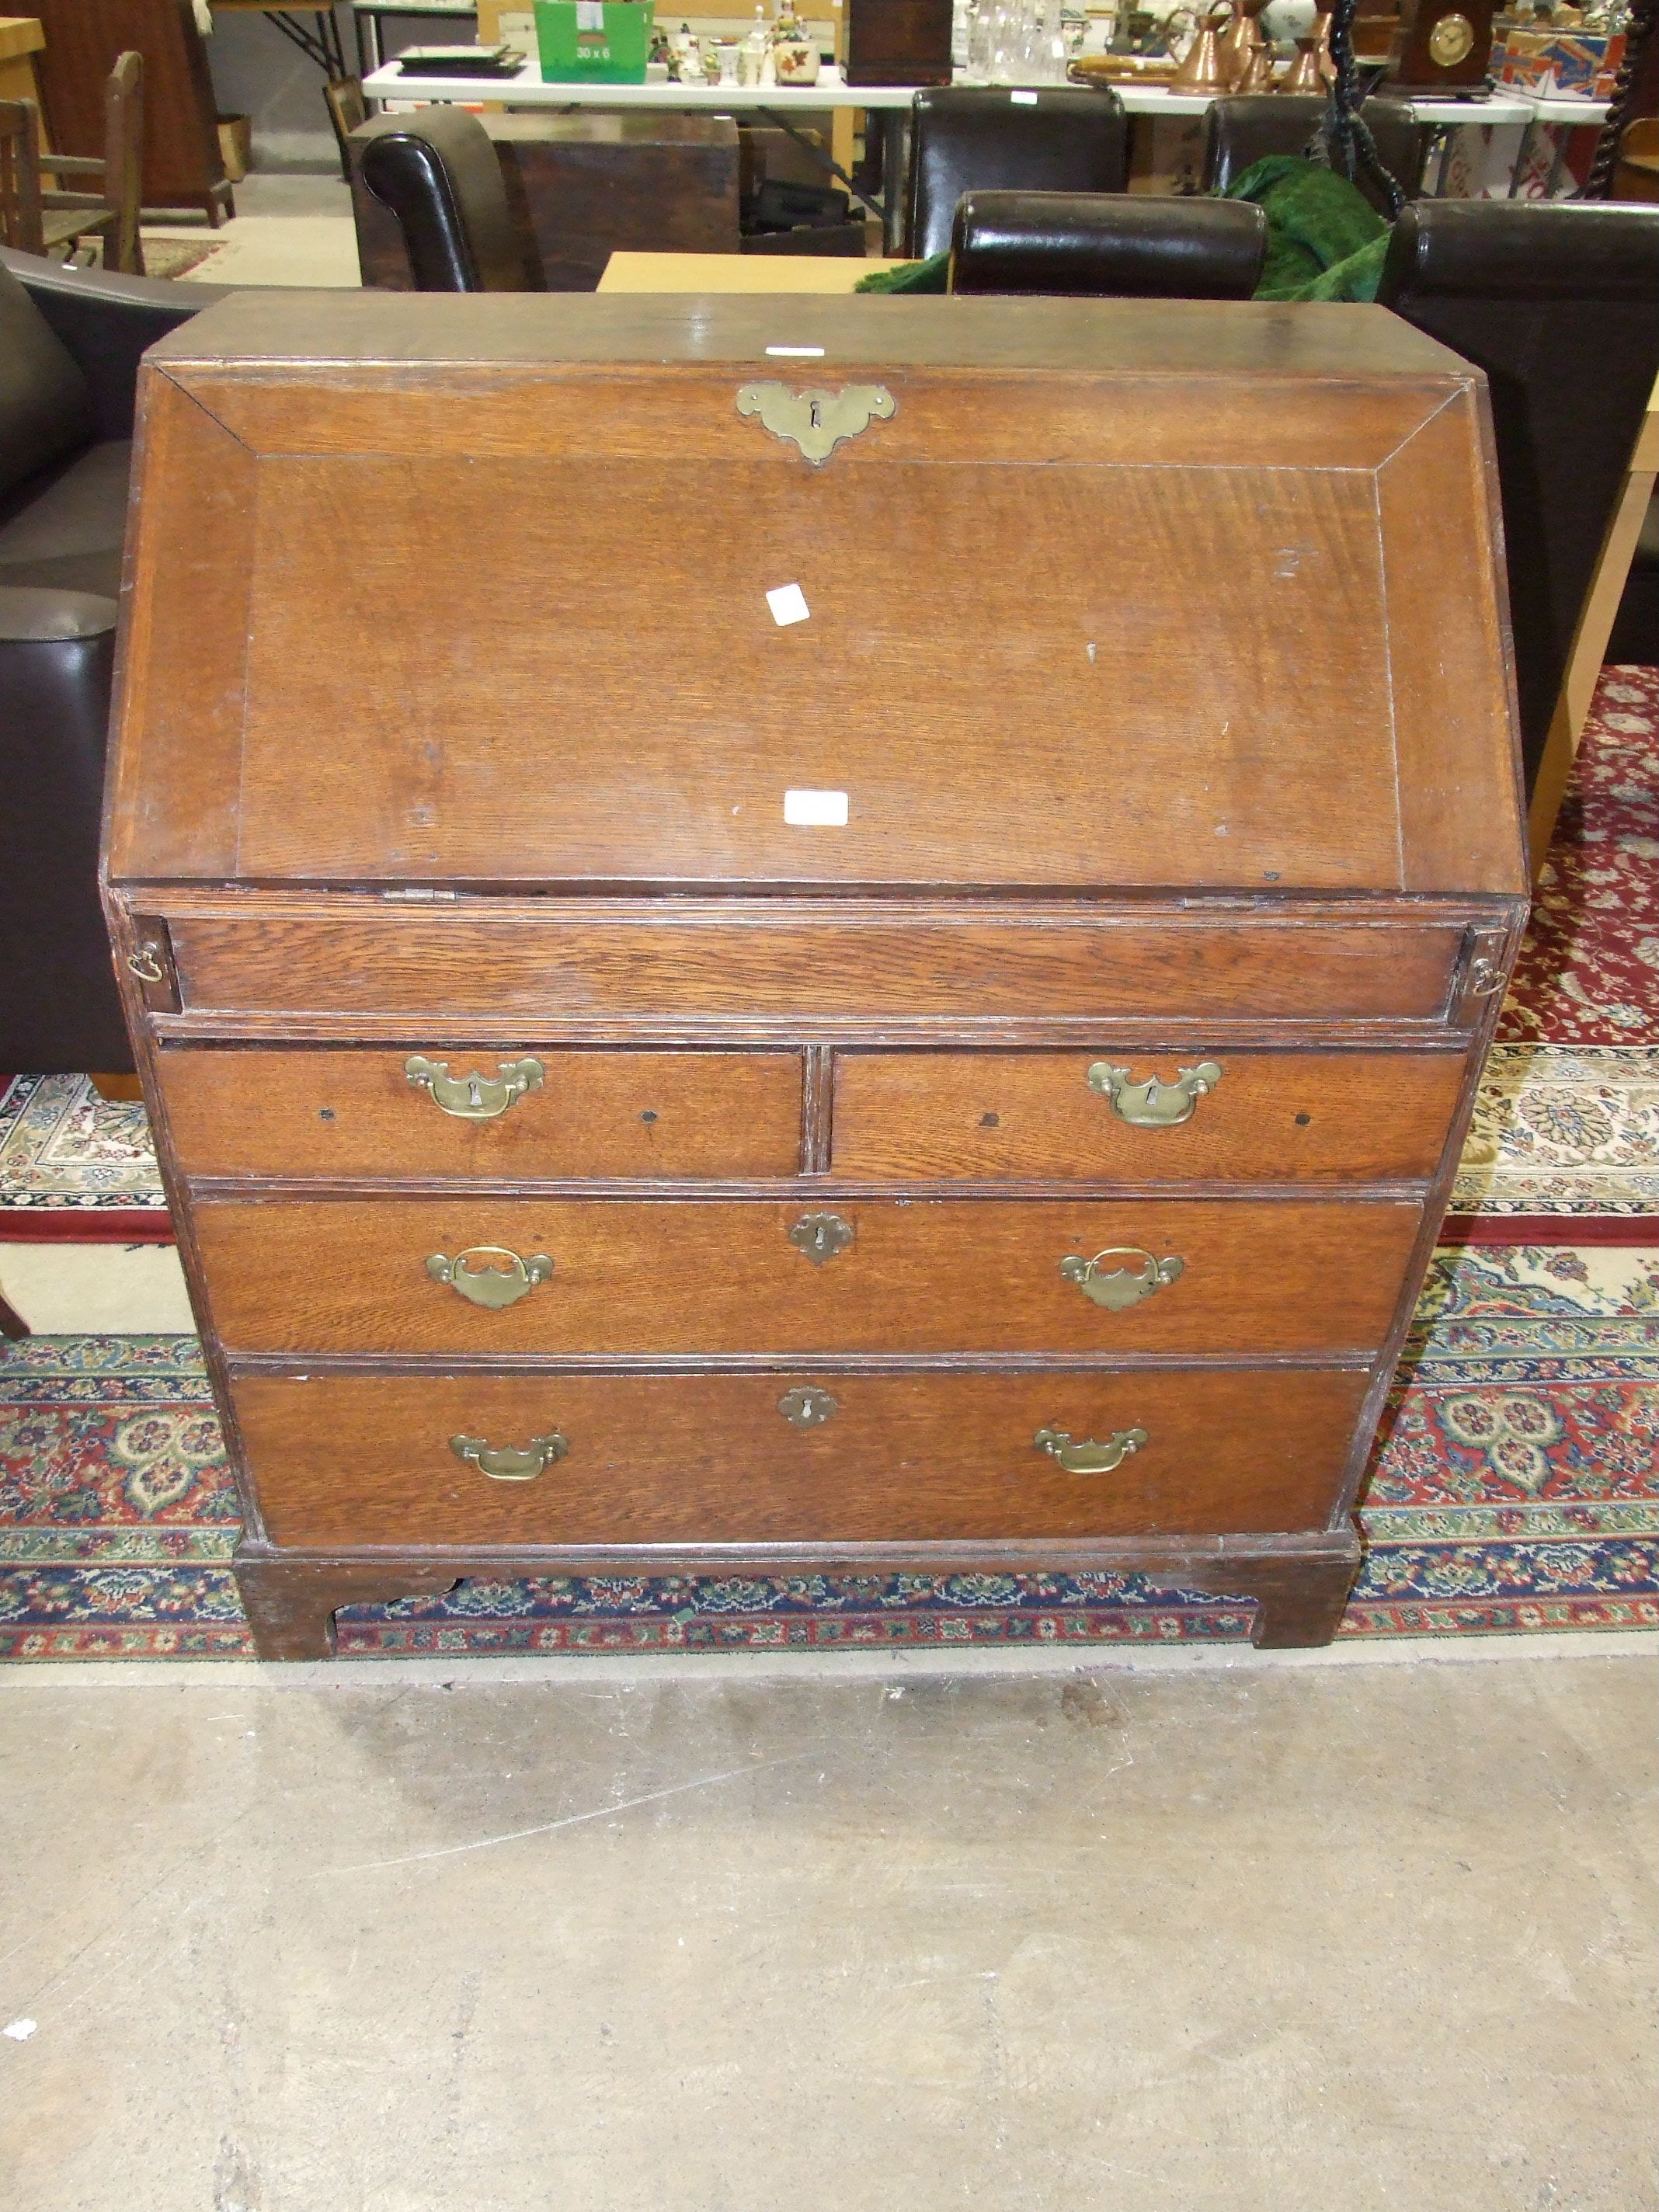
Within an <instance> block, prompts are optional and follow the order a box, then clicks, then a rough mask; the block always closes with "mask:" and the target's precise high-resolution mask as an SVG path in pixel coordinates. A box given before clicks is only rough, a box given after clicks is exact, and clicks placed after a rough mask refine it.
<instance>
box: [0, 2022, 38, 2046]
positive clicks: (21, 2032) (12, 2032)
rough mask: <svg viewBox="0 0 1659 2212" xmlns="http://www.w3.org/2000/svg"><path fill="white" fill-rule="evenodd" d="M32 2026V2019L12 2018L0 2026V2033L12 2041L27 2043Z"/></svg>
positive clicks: (32, 2030) (31, 2032)
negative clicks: (12, 2019) (6, 2024)
mask: <svg viewBox="0 0 1659 2212" xmlns="http://www.w3.org/2000/svg"><path fill="white" fill-rule="evenodd" d="M34 2027H35V2023H34V2022H33V2021H32V2020H14V2021H11V2022H10V2023H9V2025H8V2026H7V2027H0V2035H9V2036H10V2038H11V2039H12V2041H13V2042H14V2043H27V2041H28V2039H29V2038H30V2036H32V2035H33V2033H34Z"/></svg>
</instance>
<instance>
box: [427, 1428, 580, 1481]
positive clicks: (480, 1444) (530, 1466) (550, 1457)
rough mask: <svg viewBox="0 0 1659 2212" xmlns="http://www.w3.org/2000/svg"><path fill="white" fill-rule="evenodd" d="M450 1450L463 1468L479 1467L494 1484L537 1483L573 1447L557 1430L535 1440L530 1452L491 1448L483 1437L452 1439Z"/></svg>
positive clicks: (501, 1446)
mask: <svg viewBox="0 0 1659 2212" xmlns="http://www.w3.org/2000/svg"><path fill="white" fill-rule="evenodd" d="M449 1449H451V1451H453V1453H454V1455H455V1456H456V1458H457V1459H458V1460H459V1461H460V1462H461V1463H462V1465H463V1466H464V1467H476V1468H477V1470H478V1472H479V1474H487V1475H488V1476H489V1479H490V1480H491V1481H492V1482H534V1480H536V1477H537V1476H538V1474H546V1472H547V1470H548V1468H550V1467H551V1466H552V1464H553V1462H554V1461H555V1460H559V1459H562V1458H563V1457H564V1455H565V1454H566V1453H567V1452H568V1450H569V1449H570V1446H569V1443H568V1441H567V1439H566V1438H565V1437H562V1436H561V1435H560V1434H559V1432H558V1431H557V1430H556V1429H555V1430H554V1431H552V1433H551V1434H550V1435H549V1436H545V1437H532V1438H531V1439H530V1449H529V1450H528V1451H515V1450H514V1449H513V1446H512V1445H511V1444H499V1445H493V1446H492V1445H491V1444H489V1443H486V1442H485V1440H484V1438H483V1437H451V1438H450V1439H449Z"/></svg>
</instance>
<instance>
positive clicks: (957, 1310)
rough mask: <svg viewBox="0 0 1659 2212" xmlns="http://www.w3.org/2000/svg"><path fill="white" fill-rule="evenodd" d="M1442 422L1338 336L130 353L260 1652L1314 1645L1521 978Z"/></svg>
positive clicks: (181, 1062)
mask: <svg viewBox="0 0 1659 2212" xmlns="http://www.w3.org/2000/svg"><path fill="white" fill-rule="evenodd" d="M769 349H770V350H769ZM141 471H142V474H141V485H142V495H141V501H140V507H139V516H138V526H137V532H136V540H135V545H134V550H133V555H132V590H131V594H130V605H129V607H128V610H127V629H126V641H125V657H124V663H123V665H124V677H123V682H122V688H121V697H120V702H119V708H118V745H117V756H116V761H115V765H114V769H113V771H112V803H111V810H110V828H109V836H108V841H107V854H106V859H107V871H108V878H109V905H110V915H111V921H112V931H113V934H114V939H115V943H116V947H117V954H118V965H119V967H120V969H121V972H122V974H123V976H124V979H125V987H126V988H127V990H128V993H129V1003H130V1008H131V1017H132V1020H133V1024H134V1029H135V1034H136V1036H137V1041H138V1050H139V1057H140V1061H141V1065H142V1066H143V1070H144V1074H145V1083H146V1092H147V1096H148V1097H149V1103H150V1106H151V1110H152V1112H153V1115H154V1116H155V1126H156V1129H157V1133H158V1137H159V1139H160V1142H161V1152H162V1157H163V1162H164V1166H165V1170H166V1172H167V1177H168V1181H169V1188H170V1191H171V1194H172V1196H173V1202H174V1204H175V1206H176V1208H177V1210H178V1213H179V1224H180V1241H181V1247H182V1249H183V1251H184V1254H185V1262H186V1267H187V1269H188V1271H189V1273H190V1278H191V1288H192V1294H193V1296H194V1297H195V1300H196V1304H197V1313H198V1316H199V1317H200V1320H201V1322H202V1325H203V1329H204V1338H205V1340H206V1343H207V1346H208V1350H209V1354H210V1362H211V1364H212V1368H213V1372H214V1376H215V1383H216V1390H217V1392H218V1394H219V1399H220V1405H221V1410H222V1413H223V1415H224V1418H225V1422H226V1428H227V1433H228V1437H229V1438H230V1440H231V1444H232V1449H233V1450H234V1454H235V1455H236V1459H237V1464H238V1468H239V1471H240V1480H241V1482H242V1486H243V1496H244V1503H245V1508H246V1522H247V1533H246V1537H245V1539H244V1541H243V1544H242V1547H241V1549H240V1553H239V1554H238V1558H237V1572H238V1576H239V1578H240V1583H241V1586H242V1589H243V1592H244V1595H245V1597H246V1601H247V1604H248V1608H249V1612H250V1615H251V1617H252V1620H253V1621H254V1624H255V1628H256V1634H257V1636H258V1644H259V1648H260V1650H262V1651H264V1652H266V1653H268V1654H270V1656H295V1655H301V1654H306V1653H313V1652H319V1651H323V1650H326V1649H327V1648H328V1642H329V1632H330V1629H329V1624H330V1617H331V1612H332V1609H333V1607H335V1606H336V1605H338V1604H342V1603H345V1602H347V1601H354V1600H357V1599H361V1598H364V1597H371V1596H385V1595H398V1594H401V1593H404V1592H413V1591H416V1590H428V1589H441V1588H443V1587H445V1586H447V1584H448V1583H453V1582H454V1581H455V1580H456V1579H457V1578H459V1577H464V1576H465V1575H468V1574H474V1573H488V1574H495V1575H502V1574H505V1575H512V1574H535V1573H550V1572H574V1571H584V1570H589V1569H592V1570H597V1569H599V1568H601V1567H605V1568H608V1569H617V1570H620V1571H629V1572H635V1573H641V1572H650V1571H670V1570H671V1571H697V1570H699V1569H708V1570H719V1571H728V1570H730V1569H731V1568H732V1566H733V1565H741V1566H746V1567H747V1568H749V1569H750V1570H752V1571H766V1570H769V1569H773V1568H784V1567H787V1568H789V1569H792V1570H793V1569H803V1570H811V1569H830V1568H838V1567H854V1566H859V1565H863V1566H866V1567H870V1568H876V1567H891V1566H900V1565H903V1566H909V1567H914V1568H916V1569H919V1570H926V1569H927V1568H929V1567H938V1568H940V1569H950V1570H955V1569H957V1568H961V1567H973V1566H977V1567H981V1568H993V1567H1002V1568H1005V1569H1006V1568H1011V1567H1030V1568H1032V1569H1042V1570H1049V1571H1060V1570H1064V1569H1081V1568H1094V1569H1109V1570H1113V1571H1141V1572H1144V1573H1146V1574H1147V1575H1149V1576H1150V1577H1153V1578H1154V1579H1155V1580H1156V1581H1158V1582H1160V1583H1164V1584H1165V1585H1168V1586H1172V1587H1176V1588H1179V1589H1197V1590H1210V1591H1213V1592H1216V1593H1218V1594H1231V1595H1237V1596H1241V1597H1254V1598H1255V1599H1256V1600H1258V1601H1259V1613H1258V1619H1257V1629H1256V1634H1257V1638H1258V1640H1259V1641H1263V1642H1267V1643H1296V1642H1309V1641H1318V1640H1320V1639H1322V1638H1325V1637H1328V1636H1329V1635H1330V1634H1331V1632H1333V1630H1334V1626H1335V1622H1336V1619H1337V1616H1338V1613H1340V1607H1341V1604H1342V1601H1343V1599H1344V1596H1345V1595H1346V1589H1347V1588H1348V1585H1349V1583H1350V1581H1351V1580H1352V1574H1353V1571H1354V1568H1355V1565H1356V1563H1357V1559H1358V1546H1357V1541H1356V1539H1355V1536H1354V1534H1353V1528H1352V1507H1353V1503H1354V1498H1355V1494H1356V1490H1357V1486H1358V1482H1359V1480H1360V1477H1361V1474H1362V1473H1363V1469H1364V1463H1365V1459H1366V1455H1367V1452H1368V1449H1369V1446H1370V1440H1371V1437H1372V1433H1373V1431H1374V1428H1375V1425H1376V1419H1377V1416H1378V1413H1379V1412H1380V1409H1381V1406H1382V1402H1383V1395H1384V1392H1385V1389H1386V1387H1387V1383H1388V1380H1389V1376H1390V1374H1391V1372H1392V1370H1393V1365H1394V1362H1395V1358H1396V1356H1397V1353H1398V1349H1399V1346H1400V1343H1401V1338H1402V1335H1403V1333H1404V1330H1405V1328H1406V1325H1407V1321H1408V1319H1409V1317H1410V1314H1411V1310H1412V1306H1413V1299H1414V1297H1415V1295H1416V1292H1417V1290H1418V1287H1419V1283H1420V1279H1421V1276H1422V1272H1423V1269H1424V1267H1425V1263H1426V1260H1427V1255H1428V1253H1429V1251H1430V1249H1431V1245H1432V1242H1433V1237H1434V1233H1435V1230H1436V1228H1437V1224H1438V1221H1439V1217H1440V1213H1441V1211H1442V1209H1443V1206H1444V1203H1445V1198H1446V1194H1447V1190H1448V1188H1449V1179H1450V1176H1451V1174H1452V1171H1453V1169H1454V1167H1455V1161H1456V1157H1457V1152H1458V1146H1459V1141H1460V1139H1461V1135H1462V1128H1463V1126H1464V1123H1465V1121H1466V1119H1467V1115H1468V1108H1469V1104H1470V1101H1471V1098H1472V1095H1473V1086H1474V1081H1475V1078H1476V1076H1477V1074H1478V1072H1479V1068H1480V1060H1481V1056H1482V1054H1483V1053H1484V1050H1485V1048H1486V1044H1487V1042H1488V1041H1489V1039H1490V1036H1491V1033H1492V1024H1493V1022H1494V1020H1495V1018H1496V1011H1497V1007H1498V1003H1499V1000H1500V998H1501V994H1502V988H1503V984H1504V979H1505V977H1506V975H1507V973H1508V969H1509V966H1510V961H1511V959H1512V957H1513V953H1514V949H1515V945H1516V941H1517V938H1518V933H1519V931H1520V928H1521V926H1522V920H1523V916H1524V886H1525V872H1524V864H1523V854H1522V834H1521V823H1520V813H1519V798H1518V789H1519V787H1518V778H1517V774H1516V757H1515V749H1514V739H1513V730H1512V710H1511V702H1510V684H1509V678H1508V670H1507V640H1506V638H1505V635H1504V628H1503V622H1502V617H1501V614H1500V608H1501V605H1502V604H1503V602H1502V599H1501V595H1500V592H1499V589H1498V586H1499V582H1500V578H1499V574H1498V560H1499V554H1498V548H1497V545H1496V543H1495V540H1494V533H1493V524H1492V513H1493V494H1492V481H1491V477H1490V473H1489V460H1488V436H1487V426H1486V394H1485V391H1484V388H1483V386H1482V381H1481V379H1480V375H1479V374H1478V373H1477V372H1475V371H1474V370H1473V369H1471V368H1468V366H1467V365H1466V364H1464V363H1463V362H1460V361H1458V360H1456V359H1455V358H1454V357H1453V356H1450V355H1449V354H1447V353H1445V352H1443V351H1442V350H1441V349H1438V348H1437V347H1435V346H1434V345H1432V344H1431V343H1428V342H1427V341H1425V340H1424V339H1422V338H1421V337H1419V336H1418V335H1417V334H1415V333H1414V332H1413V331H1410V330H1408V329H1407V328H1406V326H1404V325H1401V324H1400V323H1398V322H1396V321H1395V319H1393V318H1391V317H1389V316H1388V315H1386V314H1384V313H1381V312H1380V311H1378V310H1375V309H1370V308H1364V307H1309V308H1295V307H1267V306H1255V305H1245V306H1231V305H1230V306H1200V305H1194V304H1188V303H1181V302H1167V301H1165V302H1152V303H1145V304H1142V303H1138V302H1129V301H1123V302H1103V301H1101V302H1085V301H1019V302H1018V303H1016V302H1012V301H1006V302H1005V301H995V300H946V301H926V300H907V299H890V300H883V299H872V300H834V301H831V300H817V299H805V298H801V299H790V300H787V301H779V300H745V299H742V298H730V299H719V300H702V301H676V300H673V299H668V298H664V299H627V300H623V299H611V298H609V297H605V296H599V297H592V298H587V297H569V298H565V299H562V300H561V301H558V302H557V303H556V304H555V303H553V302H551V301H547V300H546V299H537V298H532V297H522V298H518V297H513V295H481V296H478V297H475V298H455V299H443V298H422V297H419V296H413V295H410V296H399V295H384V296H380V297H374V296H369V295H363V296H353V295H331V296H328V297H325V298H320V299H318V298H308V299H307V300H305V301H301V302H300V303H299V304H298V305H295V303H294V302H292V301H287V302H282V303H274V302H273V301H270V300H262V299H260V298H258V297H257V296H243V297H241V298H239V299H237V300H234V301H228V302H226V303H224V304H222V305H221V306H219V307H214V308H212V309H210V310H209V311H208V312H207V313H205V314H204V315H203V316H201V317H198V318H197V319H194V320H193V321H192V322H191V324H190V325H187V326H186V327H185V329H183V330H181V331H179V333H177V334H175V335H174V336H173V337H170V338H168V339H167V340H166V341H165V342H164V343H162V344H161V346H160V347H159V348H157V349H155V351H154V352H152V354H151V355H150V356H149V363H148V366H147V368H146V370H145V373H144V386H143V459H142V462H141Z"/></svg>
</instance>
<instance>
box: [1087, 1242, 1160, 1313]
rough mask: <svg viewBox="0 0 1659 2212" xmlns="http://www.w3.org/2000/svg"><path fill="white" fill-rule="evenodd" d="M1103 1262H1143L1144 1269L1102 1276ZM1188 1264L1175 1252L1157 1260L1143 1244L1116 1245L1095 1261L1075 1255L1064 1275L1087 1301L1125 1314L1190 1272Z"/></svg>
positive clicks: (1111, 1271)
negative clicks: (1088, 1299) (1187, 1268)
mask: <svg viewBox="0 0 1659 2212" xmlns="http://www.w3.org/2000/svg"><path fill="white" fill-rule="evenodd" d="M1103 1260H1143V1261H1145V1262H1146V1265H1145V1266H1144V1267H1113V1268H1110V1269H1109V1270H1108V1271H1107V1272H1106V1273H1101V1272H1100V1263H1101V1261H1103ZM1186 1267H1187V1262H1186V1261H1184V1260H1183V1259H1182V1258H1181V1256H1180V1255H1179V1254H1178V1253H1175V1252H1171V1253H1170V1255H1169V1257H1168V1258H1167V1259H1164V1260H1159V1259H1155V1258H1154V1257H1153V1255H1152V1253H1150V1252H1148V1251H1145V1250H1143V1249H1142V1248H1141V1247H1140V1246H1139V1244H1112V1245H1109V1246H1108V1248H1107V1249H1106V1250H1105V1251H1103V1252H1097V1253H1096V1254H1095V1256H1094V1258H1093V1259H1092V1260H1085V1259H1084V1258H1083V1257H1082V1255H1080V1254H1078V1253H1073V1254H1072V1255H1069V1256H1068V1257H1067V1258H1066V1259H1064V1260H1062V1261H1060V1273H1061V1274H1062V1275H1063V1276H1064V1277H1065V1279H1066V1281H1067V1282H1068V1283H1075V1284H1076V1285H1077V1286H1078V1288H1079V1290H1080V1291H1082V1293H1083V1295H1084V1297H1086V1298H1092V1299H1093V1300H1094V1302H1095V1304H1097V1306H1104V1307H1105V1309H1106V1310H1107V1312H1108V1313H1123V1312H1125V1311H1126V1310H1127V1309H1128V1308H1129V1307H1130V1306H1138V1305H1139V1304H1140V1302H1141V1300H1142V1299H1143V1298H1150V1297H1152V1294H1153V1292H1154V1291H1161V1290H1163V1289H1164V1287H1165V1286H1166V1285H1168V1284H1170V1283H1173V1282H1174V1281H1175V1280H1176V1278H1177V1277H1178V1276H1180V1275H1182V1274H1183V1273H1185V1272H1186Z"/></svg>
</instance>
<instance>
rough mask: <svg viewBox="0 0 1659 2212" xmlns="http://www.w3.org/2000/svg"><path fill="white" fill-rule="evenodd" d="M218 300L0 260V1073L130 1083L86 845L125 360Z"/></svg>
mask: <svg viewBox="0 0 1659 2212" xmlns="http://www.w3.org/2000/svg"><path fill="white" fill-rule="evenodd" d="M219 296H220V295H219V294H218V293H217V292H216V291H214V290H211V289H209V288H208V287H206V286H195V285H191V286H181V285H177V284H169V283H153V282H151V281H150V280H149V279H147V278H144V277H142V276H105V275H104V274H103V273H102V272H101V271H100V270H70V269H66V268H64V266H63V265H62V264H58V263H56V262H49V261H43V260H40V259H38V258H35V257H33V256H32V255H29V254H22V253H10V252H0V792H3V794H4V796H3V807H4V816H5V822H6V838H5V852H4V859H5V865H4V866H3V868H0V1068H5V1069H8V1070H9V1071H11V1072H13V1073H24V1072H26V1073H31V1074H45V1075H56V1074H75V1073H84V1072H86V1071H88V1070H96V1071H99V1072H103V1071H110V1072H119V1071H125V1070H128V1069H131V1066H132V1055H131V1048H130V1047H129V1045H128V1042H127V1034H126V1026H125V1023H124V1022H123V1020H122V1018H121V1006H120V1000H119V998H118V995H117V992H116V988H115V979H114V975H113V974H112V970H111V966H110V954H109V939H108V937H107V936H106V933H105V928H104V918H103V915H102V913H101V911H100V907H99V903H98V832H99V818H100V810H101V804H102V797H103V782H104V746H105V738H106V729H107V725H108V720H109V702H110V678H111V668H112V658H113V653H114V631H115V616H116V593H117V592H118V589H119V584H120V571H121V541H122V537H123V533H124V531H125V524H126V507H127V475H128V466H129V461H130V457H131V443H130V441H131V436H132V415H133V395H134V388H135V385H136V381H137V373H138V357H139V356H140V354H142V353H143V350H144V349H145V347H146V346H148V345H150V344H153V343H154V342H155V340H156V339H157V338H159V337H161V336H162V335H163V333H164V332H166V331H169V330H171V329H173V326H174V325H176V324H179V323H181V322H184V321H185V320H186V319H188V318H189V317H190V316H191V315H193V314H195V313H198V312H199V310H200V309H201V308H203V307H206V306H207V305H208V303H209V301H211V300H214V299H216V298H217V297H219Z"/></svg>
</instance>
